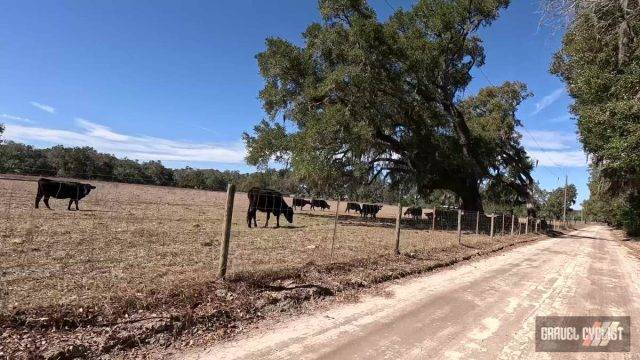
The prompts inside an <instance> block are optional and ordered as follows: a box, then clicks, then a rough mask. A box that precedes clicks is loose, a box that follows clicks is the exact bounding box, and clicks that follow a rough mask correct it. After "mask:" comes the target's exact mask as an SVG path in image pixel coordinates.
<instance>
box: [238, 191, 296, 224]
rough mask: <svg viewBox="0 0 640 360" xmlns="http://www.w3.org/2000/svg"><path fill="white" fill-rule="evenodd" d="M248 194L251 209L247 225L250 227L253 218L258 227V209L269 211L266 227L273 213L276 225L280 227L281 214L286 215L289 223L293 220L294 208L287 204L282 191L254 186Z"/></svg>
mask: <svg viewBox="0 0 640 360" xmlns="http://www.w3.org/2000/svg"><path fill="white" fill-rule="evenodd" d="M247 196H248V197H249V209H248V210H247V225H248V226H249V228H251V220H253V225H254V226H255V227H258V223H257V222H256V213H257V211H258V210H260V211H261V212H266V213H267V221H265V223H264V227H267V226H268V225H269V217H270V216H271V213H273V215H275V216H276V227H280V215H284V217H285V219H287V221H288V222H289V223H292V222H293V209H292V208H291V207H289V205H287V203H286V202H285V201H284V199H283V198H282V194H281V193H280V192H278V191H275V190H270V189H261V188H259V187H253V188H251V189H250V190H249V192H248V193H247Z"/></svg>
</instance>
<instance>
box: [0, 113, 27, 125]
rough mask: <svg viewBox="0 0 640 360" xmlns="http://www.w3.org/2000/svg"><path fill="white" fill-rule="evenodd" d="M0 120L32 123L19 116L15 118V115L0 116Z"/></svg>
mask: <svg viewBox="0 0 640 360" xmlns="http://www.w3.org/2000/svg"><path fill="white" fill-rule="evenodd" d="M0 118H3V119H7V120H15V121H22V122H28V123H30V122H33V121H31V120H30V119H27V118H24V117H21V116H16V115H9V114H0Z"/></svg>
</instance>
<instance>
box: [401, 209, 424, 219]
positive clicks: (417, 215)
mask: <svg viewBox="0 0 640 360" xmlns="http://www.w3.org/2000/svg"><path fill="white" fill-rule="evenodd" d="M404 215H405V216H407V215H410V216H411V217H412V218H413V220H418V219H419V218H421V217H422V208H421V207H420V206H411V207H409V208H407V210H405V212H404Z"/></svg>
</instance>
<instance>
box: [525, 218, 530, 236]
mask: <svg viewBox="0 0 640 360" xmlns="http://www.w3.org/2000/svg"><path fill="white" fill-rule="evenodd" d="M528 233H529V216H527V223H526V224H525V225H524V234H525V235H527V234H528Z"/></svg>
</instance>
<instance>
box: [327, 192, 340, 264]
mask: <svg viewBox="0 0 640 360" xmlns="http://www.w3.org/2000/svg"><path fill="white" fill-rule="evenodd" d="M339 209H340V197H338V201H337V203H336V217H335V219H334V220H333V238H332V239H331V255H330V257H329V262H332V261H333V247H334V245H335V244H336V231H337V230H338V210H339Z"/></svg>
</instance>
